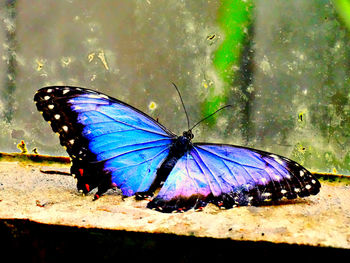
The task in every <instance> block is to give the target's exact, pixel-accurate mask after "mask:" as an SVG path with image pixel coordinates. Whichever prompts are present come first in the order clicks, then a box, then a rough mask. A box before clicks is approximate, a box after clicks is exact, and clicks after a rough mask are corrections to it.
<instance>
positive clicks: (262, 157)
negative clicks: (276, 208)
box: [148, 144, 320, 212]
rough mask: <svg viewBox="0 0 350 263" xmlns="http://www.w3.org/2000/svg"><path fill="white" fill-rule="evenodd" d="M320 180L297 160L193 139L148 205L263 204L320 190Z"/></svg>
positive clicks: (159, 207) (168, 209)
mask: <svg viewBox="0 0 350 263" xmlns="http://www.w3.org/2000/svg"><path fill="white" fill-rule="evenodd" d="M319 189H320V183H319V182H318V180H317V179H316V178H315V177H314V176H313V175H312V174H311V173H310V172H308V171H307V170H306V169H305V168H304V167H302V166H301V165H299V164H298V163H296V162H294V161H292V160H290V159H287V158H284V157H281V156H277V155H274V154H271V153H267V152H263V151H259V150H254V149H249V148H244V147H238V146H232V145H217V144H194V145H193V148H192V149H191V150H190V151H189V152H187V153H186V154H185V155H184V156H183V157H182V158H180V160H179V161H178V162H177V163H176V165H175V166H174V168H173V170H172V171H171V173H170V174H169V176H168V178H167V180H166V181H165V183H164V185H163V187H162V188H161V190H160V191H159V193H158V195H157V196H156V197H155V198H154V199H153V200H152V201H151V202H150V203H149V204H148V207H149V208H155V209H157V210H161V211H164V212H171V211H174V210H188V209H190V208H192V207H194V208H200V207H204V206H205V205H206V204H207V203H209V202H211V203H214V204H216V205H218V206H220V207H224V208H231V207H233V206H243V205H259V204H264V203H266V202H268V201H273V200H279V199H282V198H284V197H285V198H288V199H293V198H296V197H297V196H300V197H304V196H309V195H310V194H312V195H315V194H317V193H318V192H319Z"/></svg>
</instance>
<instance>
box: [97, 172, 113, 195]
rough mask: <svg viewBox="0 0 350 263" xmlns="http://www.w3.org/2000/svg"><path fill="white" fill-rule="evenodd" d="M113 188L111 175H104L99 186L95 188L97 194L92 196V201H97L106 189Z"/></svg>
mask: <svg viewBox="0 0 350 263" xmlns="http://www.w3.org/2000/svg"><path fill="white" fill-rule="evenodd" d="M112 187H114V185H113V184H112V181H111V175H110V174H105V175H104V178H103V180H101V182H100V184H99V185H98V187H97V192H96V194H95V195H94V199H93V201H95V200H97V199H99V198H100V197H101V196H102V195H103V194H104V193H105V192H107V190H108V189H110V188H112Z"/></svg>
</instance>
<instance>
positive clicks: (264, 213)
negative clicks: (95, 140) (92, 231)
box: [0, 162, 350, 248]
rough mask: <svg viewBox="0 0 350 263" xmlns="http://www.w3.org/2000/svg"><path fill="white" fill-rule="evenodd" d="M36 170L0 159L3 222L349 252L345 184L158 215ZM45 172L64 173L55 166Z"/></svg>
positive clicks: (115, 196)
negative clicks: (274, 200)
mask: <svg viewBox="0 0 350 263" xmlns="http://www.w3.org/2000/svg"><path fill="white" fill-rule="evenodd" d="M40 168H41V166H40V165H37V164H28V163H16V162H0V218H7V219H14V218H24V219H30V220H33V221H36V222H41V223H48V224H61V225H69V226H80V227H87V228H89V227H97V228H105V229H118V230H129V231H141V232H150V233H153V232H156V233H175V234H178V235H191V236H201V237H214V238H230V239H233V240H250V241H260V240H264V241H272V242H276V243H280V242H286V243H291V244H293V243H295V244H308V245H315V246H319V245H320V246H332V247H341V248H350V227H349V226H350V203H349V200H350V191H349V190H350V186H349V185H348V184H346V183H340V182H332V183H331V182H324V181H322V188H321V192H320V193H319V194H318V195H317V196H313V197H309V198H305V199H298V200H294V201H284V202H280V203H278V204H276V205H270V206H264V207H239V208H234V209H230V210H220V209H218V208H217V207H216V206H214V205H208V206H207V207H206V208H205V209H204V210H203V211H202V212H194V211H193V210H190V211H188V212H186V213H176V214H163V213H160V212H156V211H153V210H150V209H147V208H146V204H147V201H136V200H135V198H134V197H130V198H125V199H123V198H122V197H121V196H120V195H119V194H118V192H117V191H110V192H108V193H107V195H105V196H103V197H102V198H101V199H99V200H97V201H95V202H93V201H92V198H93V194H89V195H87V196H85V197H83V196H81V195H80V194H79V193H78V192H77V191H76V186H75V181H74V179H73V178H72V177H69V176H63V175H56V174H43V173H41V172H40ZM43 169H55V170H56V169H61V170H62V169H63V170H65V171H68V167H67V166H66V168H62V166H61V168H58V167H57V166H50V167H43Z"/></svg>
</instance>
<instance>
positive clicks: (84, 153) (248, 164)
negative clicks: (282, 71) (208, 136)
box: [34, 86, 321, 212]
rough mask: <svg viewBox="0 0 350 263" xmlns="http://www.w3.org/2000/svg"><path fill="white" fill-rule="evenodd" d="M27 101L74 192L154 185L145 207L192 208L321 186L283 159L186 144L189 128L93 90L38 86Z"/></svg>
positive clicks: (139, 190)
mask: <svg viewBox="0 0 350 263" xmlns="http://www.w3.org/2000/svg"><path fill="white" fill-rule="evenodd" d="M175 87H176V86H175ZM177 91H178V90H177ZM180 98H181V97H180ZM34 100H35V102H36V106H37V108H38V110H39V111H40V112H42V114H43V116H44V119H45V120H46V121H48V122H49V123H51V127H52V129H53V131H54V132H56V133H58V134H59V137H60V142H61V145H63V146H64V147H65V148H66V150H67V152H68V154H69V155H70V157H71V159H72V167H71V174H72V175H73V176H75V177H76V178H77V188H78V190H80V191H82V192H83V193H88V192H90V191H91V190H92V189H94V188H96V187H97V192H96V194H95V197H94V199H97V198H99V197H100V196H101V195H102V194H103V193H105V192H106V191H107V190H108V189H109V188H112V187H115V186H116V187H118V188H119V189H121V191H122V194H123V195H124V196H132V195H136V198H137V199H143V198H149V197H152V196H153V195H154V192H155V191H156V190H158V189H160V190H159V192H158V194H157V195H156V196H155V197H154V198H153V199H152V200H151V201H150V202H149V203H148V204H147V207H148V208H153V209H156V210H158V211H162V212H172V211H186V210H188V209H191V208H195V209H199V210H200V209H201V208H203V207H204V206H206V205H207V204H208V203H214V204H216V205H217V206H219V207H222V208H232V207H234V206H245V205H262V204H266V203H267V202H268V201H274V200H279V199H282V198H287V199H294V198H296V197H297V196H299V197H304V196H309V195H315V194H317V193H318V192H319V189H320V187H321V185H320V183H319V181H318V180H317V179H316V178H315V177H314V176H313V175H312V174H311V173H310V172H309V171H307V170H306V169H305V168H304V167H302V166H301V165H299V164H298V163H296V162H294V161H292V160H290V159H287V158H285V157H282V156H278V155H275V154H271V153H268V152H264V151H260V150H255V149H250V148H245V147H241V146H234V145H227V144H212V143H192V139H193V134H192V129H189V130H188V131H185V132H184V133H183V135H182V136H177V135H175V134H173V133H172V132H171V131H169V130H168V129H167V128H165V127H164V126H163V125H161V124H160V123H158V122H157V121H155V120H154V119H152V118H151V117H150V116H148V115H146V114H145V113H143V112H141V111H140V110H138V109H136V108H134V107H132V106H130V105H128V104H126V103H124V102H122V101H119V100H117V99H114V98H112V97H109V96H107V95H105V94H102V93H99V92H96V91H92V90H88V89H83V88H78V87H68V86H64V87H57V86H53V87H46V88H42V89H40V90H39V91H38V92H37V93H36V95H35V97H34ZM181 100H182V99H181Z"/></svg>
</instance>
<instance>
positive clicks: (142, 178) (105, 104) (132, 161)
mask: <svg viewBox="0 0 350 263" xmlns="http://www.w3.org/2000/svg"><path fill="white" fill-rule="evenodd" d="M34 100H35V102H36V105H37V108H38V110H39V111H40V112H42V114H43V116H44V118H45V120H46V121H48V122H50V123H51V127H52V129H53V131H54V132H56V133H58V134H59V137H60V143H61V145H63V146H64V147H65V148H66V150H67V152H68V154H69V155H70V157H71V158H72V167H71V173H72V174H73V175H74V176H76V178H77V179H78V184H77V187H78V189H79V190H82V191H83V192H84V193H86V192H89V191H90V190H92V189H93V188H95V187H98V192H97V195H96V197H98V196H99V195H101V194H102V193H104V192H105V191H106V190H108V189H109V188H110V187H112V186H117V187H118V188H120V189H121V190H122V193H123V194H124V195H125V196H131V195H133V194H134V193H136V192H142V191H146V190H148V188H149V187H150V185H151V184H152V182H153V181H154V179H155V177H156V172H157V168H159V166H160V165H161V163H162V161H163V160H164V159H165V158H166V157H167V155H168V152H169V147H170V144H171V143H172V141H173V139H174V137H175V135H174V134H172V133H171V132H170V131H168V130H167V129H166V128H165V127H163V126H162V125H161V124H159V123H158V122H156V121H155V120H153V119H152V118H151V117H149V116H147V115H146V114H144V113H142V112H141V111H139V110H137V109H135V108H133V107H132V106H130V105H127V104H125V103H123V102H121V101H119V100H116V99H114V98H111V97H108V96H107V95H104V94H102V93H98V92H95V91H92V90H87V89H83V88H76V87H56V86H55V87H46V88H42V89H40V90H39V91H38V92H37V93H36V95H35V97H34Z"/></svg>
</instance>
